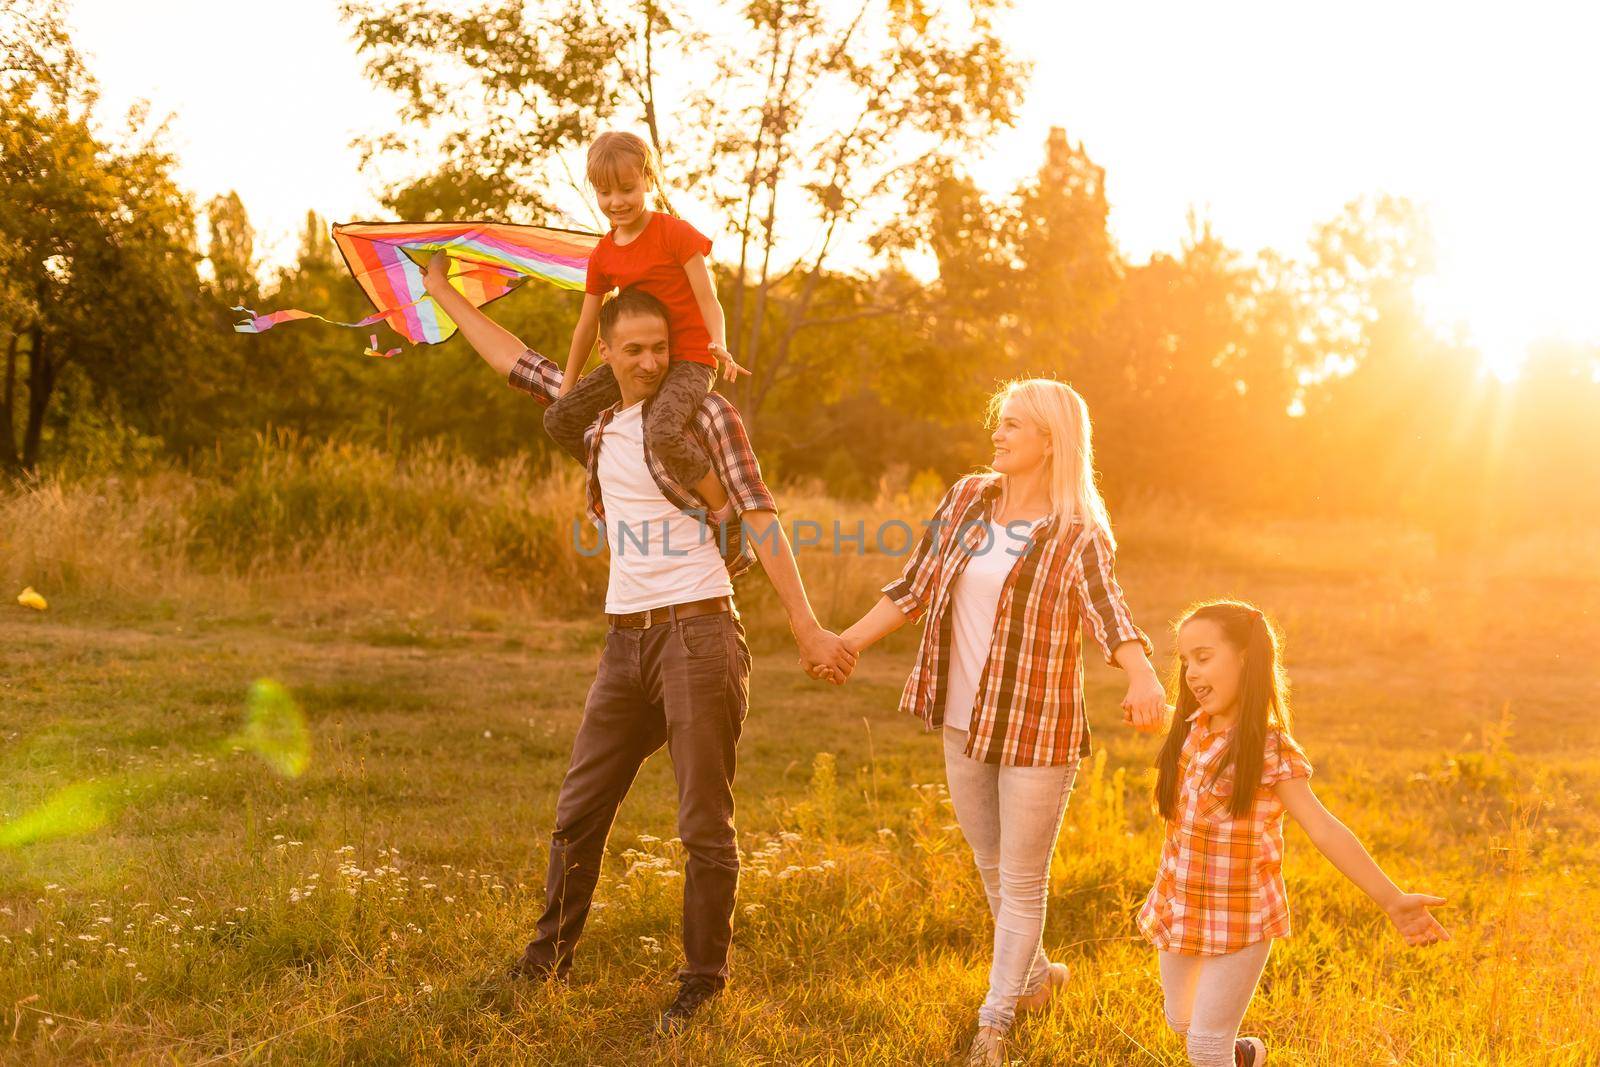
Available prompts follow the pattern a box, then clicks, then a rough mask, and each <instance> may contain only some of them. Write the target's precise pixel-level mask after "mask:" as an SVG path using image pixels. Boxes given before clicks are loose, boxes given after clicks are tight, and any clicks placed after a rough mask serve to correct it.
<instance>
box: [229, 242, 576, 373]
mask: <svg viewBox="0 0 1600 1067" xmlns="http://www.w3.org/2000/svg"><path fill="white" fill-rule="evenodd" d="M599 240H600V235H599V234H597V233H585V232H583V231H581V230H556V229H549V228H547V227H544V226H513V225H511V224H510V223H503V222H346V223H341V224H339V225H337V226H335V227H334V228H333V241H334V244H335V245H336V246H337V247H338V249H339V254H340V255H342V256H343V257H344V262H345V266H347V267H349V268H350V273H351V274H352V275H354V277H355V280H356V283H357V284H358V285H360V286H361V291H362V292H364V293H366V294H367V299H368V300H370V301H372V306H373V307H374V308H376V309H377V311H376V313H374V314H372V315H368V316H367V317H366V318H364V319H362V320H361V321H359V322H335V321H334V320H333V319H329V318H324V317H323V316H321V315H315V314H313V313H311V312H309V311H297V310H286V311H272V312H268V313H267V314H264V315H258V314H256V313H255V312H254V311H251V310H250V309H249V308H243V307H236V308H234V309H233V310H235V311H238V312H242V313H243V314H245V315H248V316H249V318H247V319H245V320H244V321H243V322H240V323H236V324H235V325H234V327H233V328H234V330H235V331H237V332H239V333H261V332H263V331H265V330H270V329H272V327H274V326H277V325H279V324H281V323H285V322H294V321H297V320H299V319H321V320H322V321H323V322H328V323H332V324H333V325H335V326H349V327H352V328H365V327H368V326H372V325H375V324H376V323H379V322H386V323H388V324H389V327H390V328H391V329H393V330H394V331H395V332H396V333H398V334H399V335H400V336H401V337H404V338H405V339H406V340H407V341H410V342H411V343H412V344H426V345H436V344H438V343H439V342H441V341H444V340H448V339H449V337H450V335H451V334H453V333H455V332H456V324H455V323H454V322H453V321H451V319H450V317H449V316H447V315H446V314H445V313H444V312H443V311H441V310H439V305H438V304H436V303H435V302H434V301H433V300H432V299H431V298H430V297H429V296H428V295H427V293H426V292H424V290H423V285H422V272H423V268H424V267H425V266H426V265H427V261H428V259H429V257H430V256H432V255H433V253H435V252H444V253H445V254H446V255H447V256H449V257H450V260H451V263H450V285H451V287H452V288H454V289H455V290H456V291H457V292H458V293H460V294H461V295H462V296H464V297H466V298H467V299H468V300H469V301H471V303H472V306H473V307H482V306H483V305H484V304H487V303H489V302H490V301H491V300H498V299H499V298H500V297H502V296H505V295H506V294H507V293H509V292H510V291H511V290H513V289H515V288H516V287H517V286H519V285H521V284H522V283H523V282H524V281H527V280H528V279H529V278H538V279H539V280H541V281H546V282H549V283H551V284H552V285H556V286H560V287H561V288H562V289H574V290H581V289H582V288H583V283H584V277H585V274H586V271H587V267H588V263H589V253H591V252H592V251H594V246H595V244H596V242H598V241H599ZM371 341H372V343H371V345H370V346H369V347H368V348H367V350H366V354H367V355H369V356H378V357H381V358H385V359H386V358H389V357H391V356H394V355H395V354H396V353H398V352H399V351H400V350H399V349H398V348H391V349H389V350H388V351H386V352H385V351H382V350H380V349H379V348H378V337H377V335H376V334H373V335H372V338H371Z"/></svg>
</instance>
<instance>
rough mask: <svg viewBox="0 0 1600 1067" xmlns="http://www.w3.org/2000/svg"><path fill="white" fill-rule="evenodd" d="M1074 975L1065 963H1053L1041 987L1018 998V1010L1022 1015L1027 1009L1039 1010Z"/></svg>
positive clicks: (1040, 984)
mask: <svg viewBox="0 0 1600 1067" xmlns="http://www.w3.org/2000/svg"><path fill="white" fill-rule="evenodd" d="M1071 975H1072V969H1071V968H1070V967H1068V966H1067V965H1066V964H1065V963H1052V964H1051V965H1050V969H1049V970H1048V971H1046V972H1045V976H1044V981H1043V982H1040V983H1039V988H1038V989H1035V990H1034V991H1033V992H1032V993H1028V994H1027V995H1025V996H1020V997H1018V998H1017V1006H1016V1011H1017V1013H1018V1014H1019V1015H1020V1014H1021V1013H1022V1012H1025V1011H1037V1010H1039V1009H1040V1008H1043V1007H1045V1006H1046V1005H1048V1004H1049V1003H1050V998H1051V997H1053V996H1055V995H1056V990H1058V989H1060V988H1061V987H1062V986H1064V985H1066V984H1067V979H1068V978H1069V977H1070V976H1071Z"/></svg>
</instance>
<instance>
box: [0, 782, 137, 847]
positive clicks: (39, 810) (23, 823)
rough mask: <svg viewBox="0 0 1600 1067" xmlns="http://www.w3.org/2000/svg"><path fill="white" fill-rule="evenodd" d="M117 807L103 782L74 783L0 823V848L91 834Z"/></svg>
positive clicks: (104, 822)
mask: <svg viewBox="0 0 1600 1067" xmlns="http://www.w3.org/2000/svg"><path fill="white" fill-rule="evenodd" d="M117 807H118V801H117V800H116V799H114V797H113V794H112V789H111V787H110V786H109V785H108V784H107V783H105V782H96V781H88V782H75V783H73V784H72V785H69V786H66V787H65V788H63V789H60V790H57V791H56V794H55V795H54V796H52V797H51V798H50V799H49V800H46V801H45V802H44V803H43V804H40V805H39V806H38V807H36V808H34V809H33V810H32V811H27V812H23V813H22V814H21V815H19V816H17V817H16V818H15V819H12V820H11V821H10V822H8V823H6V824H5V825H4V826H0V849H12V848H23V847H25V846H27V845H31V844H34V843H36V842H39V841H52V840H55V839H56V838H60V837H78V836H80V835H82V834H87V833H93V832H94V831H95V830H98V829H100V828H101V827H102V826H104V825H105V824H106V823H107V822H109V821H110V820H111V817H112V816H113V815H115V814H116V810H117Z"/></svg>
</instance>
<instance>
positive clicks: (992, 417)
mask: <svg viewBox="0 0 1600 1067" xmlns="http://www.w3.org/2000/svg"><path fill="white" fill-rule="evenodd" d="M1008 400H1016V401H1017V403H1018V405H1019V406H1020V407H1021V409H1022V412H1021V413H1022V414H1023V415H1024V416H1025V417H1026V418H1028V419H1029V420H1030V421H1031V422H1033V423H1034V425H1036V426H1037V427H1038V428H1039V431H1040V432H1041V433H1043V434H1044V435H1045V436H1046V437H1048V438H1049V439H1050V453H1049V455H1047V456H1046V457H1045V464H1046V465H1047V470H1048V474H1047V476H1046V479H1045V482H1046V485H1047V486H1048V487H1049V490H1050V514H1051V518H1052V519H1054V520H1055V531H1054V535H1055V536H1057V537H1060V536H1062V535H1064V534H1065V533H1066V531H1067V527H1068V526H1069V525H1070V524H1071V522H1072V520H1073V518H1074V517H1076V518H1078V519H1080V520H1082V521H1083V523H1084V524H1085V525H1087V526H1089V527H1091V528H1098V529H1099V530H1101V531H1102V532H1103V533H1104V534H1105V535H1106V537H1107V539H1109V540H1110V541H1111V544H1112V546H1113V547H1115V545H1116V543H1117V542H1116V538H1115V536H1114V535H1113V534H1112V532H1111V514H1110V513H1109V512H1108V511H1107V510H1106V502H1105V499H1104V498H1103V497H1101V495H1100V487H1099V486H1098V485H1097V484H1096V483H1095V471H1094V444H1093V440H1092V437H1091V434H1092V426H1091V425H1090V422H1089V406H1088V405H1087V404H1085V403H1084V402H1083V397H1081V396H1079V395H1078V393H1077V391H1076V390H1074V389H1073V388H1072V386H1070V385H1068V384H1066V383H1065V382H1058V381H1055V380H1053V379H1050V378H1016V379H1013V380H1012V381H1009V382H1006V383H1005V384H1004V385H1002V386H1001V387H1000V388H999V389H998V390H996V391H995V394H994V395H993V396H991V397H990V398H989V409H988V424H989V425H990V426H993V425H995V424H996V423H998V422H999V421H1000V409H1001V408H1002V407H1004V406H1005V403H1006V401H1008ZM1002 477H1003V475H1002Z"/></svg>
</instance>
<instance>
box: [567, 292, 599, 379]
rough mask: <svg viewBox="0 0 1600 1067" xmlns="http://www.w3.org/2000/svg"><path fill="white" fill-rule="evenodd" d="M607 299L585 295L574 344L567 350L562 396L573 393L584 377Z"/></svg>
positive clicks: (591, 294)
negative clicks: (585, 367) (601, 311)
mask: <svg viewBox="0 0 1600 1067" xmlns="http://www.w3.org/2000/svg"><path fill="white" fill-rule="evenodd" d="M604 301H605V297H603V296H601V295H600V294H598V293H584V294H583V309H582V310H581V311H579V312H578V325H577V326H576V327H574V328H573V330H572V344H571V346H570V347H569V348H568V349H567V366H566V369H565V371H563V372H562V375H561V395H562V396H566V395H567V394H568V393H570V392H572V387H573V386H575V385H577V384H578V379H579V378H581V377H582V376H583V365H584V364H585V363H587V362H589V353H590V352H592V351H594V339H595V337H596V336H598V335H599V333H600V305H601V304H602V303H603V302H604Z"/></svg>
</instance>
